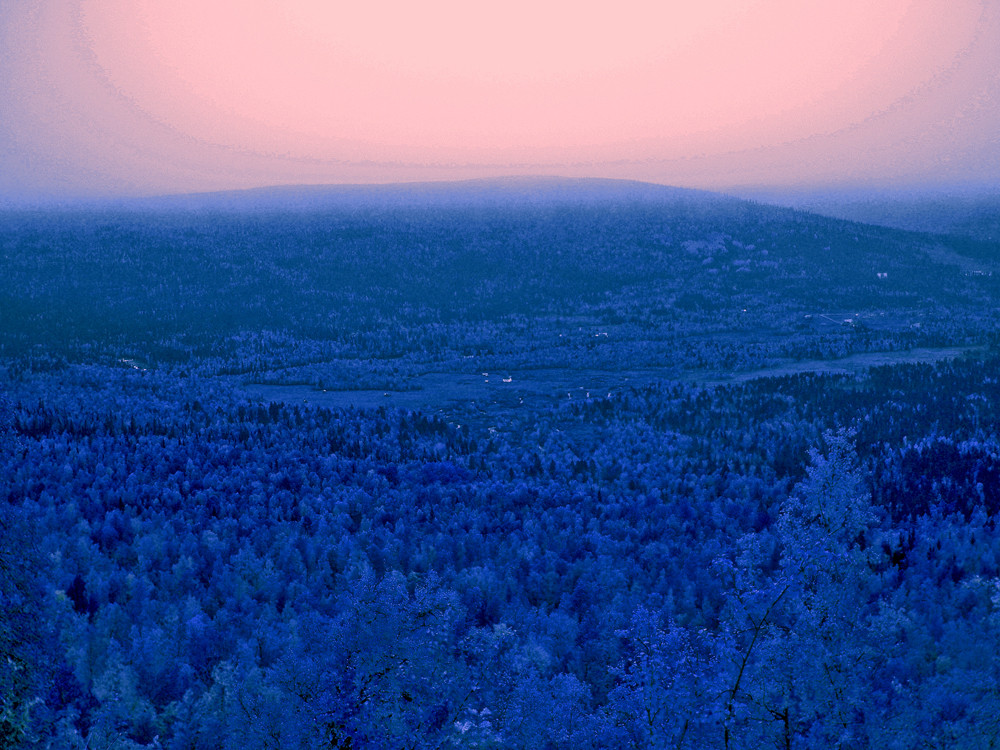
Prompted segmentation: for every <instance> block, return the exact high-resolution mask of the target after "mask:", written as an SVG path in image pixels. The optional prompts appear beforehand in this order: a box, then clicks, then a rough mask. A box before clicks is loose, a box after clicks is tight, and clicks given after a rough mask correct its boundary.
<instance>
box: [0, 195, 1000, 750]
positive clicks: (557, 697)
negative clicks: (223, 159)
mask: <svg viewBox="0 0 1000 750" xmlns="http://www.w3.org/2000/svg"><path fill="white" fill-rule="evenodd" d="M584 188H586V189H584ZM626 188H627V189H626ZM548 189H549V190H550V192H548V193H544V192H543V193H537V194H535V193H532V194H530V195H529V194H524V193H516V194H506V193H503V192H502V191H501V192H500V193H487V194H485V195H482V194H475V195H471V196H470V195H466V194H464V193H461V192H459V193H456V194H451V193H447V192H443V193H441V194H436V195H431V196H429V197H426V196H425V197H424V198H420V199H419V200H418V199H417V198H415V197H414V196H413V195H410V194H406V193H404V194H401V195H394V194H392V193H386V194H385V195H386V196H388V197H387V198H385V199H384V200H382V202H381V203H378V202H377V201H373V200H372V196H371V195H367V194H366V195H364V196H361V198H358V197H356V196H353V197H352V196H351V195H346V197H345V195H344V194H334V195H326V194H309V195H306V196H305V197H303V196H301V195H296V194H293V195H291V197H289V195H288V194H281V193H279V194H277V197H275V196H270V199H271V200H270V202H268V201H267V200H264V199H265V198H268V197H269V196H268V195H267V194H264V195H263V197H261V195H257V196H254V198H255V201H256V202H254V201H249V202H246V203H240V201H239V200H238V199H233V198H231V197H230V198H227V199H226V201H228V202H226V201H222V202H219V203H212V201H211V199H210V198H206V199H205V202H204V204H197V205H189V204H184V203H181V204H178V205H161V204H144V205H130V206H100V207H91V208H88V209H82V208H78V209H72V210H69V209H67V210H62V211H54V210H52V211H19V212H13V211H12V212H8V213H6V214H3V215H2V216H0V254H2V263H3V268H4V273H3V274H2V275H0V276H2V278H0V385H2V392H0V397H2V405H0V430H2V432H0V498H2V501H3V503H4V507H3V513H2V516H0V520H2V526H0V534H2V538H0V587H2V591H0V593H2V601H3V608H2V613H0V618H2V619H0V657H2V658H0V747H17V748H20V747H25V748H42V747H52V748H109V749H110V748H121V749H122V750H124V749H135V748H171V749H173V748H177V749H180V748H241V750H251V749H252V750H256V749H257V748H320V747H324V748H339V749H341V750H346V749H347V748H352V749H353V750H360V749H361V748H413V749H414V750H415V749H417V748H449V747H461V748H466V747H467V748H553V749H554V748H589V747H593V748H724V749H726V750H730V749H732V750H736V749H737V748H767V747H777V748H833V747H842V748H918V747H928V748H930V747H942V748H943V747H948V748H989V747H998V746H1000V688H998V686H1000V656H998V654H1000V570H998V563H1000V530H998V528H997V523H996V519H997V514H998V511H1000V437H998V425H1000V347H998V337H997V329H996V321H997V320H998V319H1000V317H998V315H1000V310H998V307H1000V254H998V246H997V243H996V242H995V241H994V240H992V239H991V238H990V236H988V235H987V234H986V233H976V232H975V231H968V232H963V233H956V232H951V233H945V232H943V231H942V232H938V233H929V232H927V231H921V232H917V231H909V230H906V229H900V228H885V227H878V226H875V225H871V224H860V223H855V222H849V221H842V220H834V219H828V218H823V217H820V216H816V215H812V214H807V213H801V212H795V211H791V210H786V209H780V208H775V207H771V206H764V205H758V204H753V203H745V202H741V201H736V200H733V199H729V198H723V197H721V196H714V195H710V194H702V193H694V192H686V191H674V190H666V189H664V190H662V191H660V190H653V189H651V188H647V189H644V190H638V189H637V188H635V187H634V186H625V187H622V186H621V185H616V184H598V185H594V184H590V185H582V186H581V185H569V186H563V189H562V190H561V191H552V186H551V185H550V186H548ZM383 197H384V196H383ZM418 197H419V196H418ZM292 198H294V199H295V200H292ZM362 198H363V200H362ZM922 229H923V230H926V228H922Z"/></svg>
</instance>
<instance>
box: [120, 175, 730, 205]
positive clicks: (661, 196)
mask: <svg viewBox="0 0 1000 750" xmlns="http://www.w3.org/2000/svg"><path fill="white" fill-rule="evenodd" d="M706 200H707V201H711V202H715V201H720V202H724V201H731V202H738V199H735V198H730V197H727V196H723V195H721V194H718V193H712V192H707V191H702V190H692V189H688V188H678V187H670V186H667V185H658V184H654V183H649V182H638V181H633V180H614V179H602V178H591V179H570V178H561V177H501V178H490V179H476V180H461V181H450V182H403V183H389V184H382V185H283V186H273V187H261V188H251V189H247V190H226V191H219V192H210V193H186V194H176V195H164V196H157V197H150V198H139V199H132V200H127V201H120V202H118V204H119V205H122V206H123V207H134V208H145V209H180V210H223V211H257V210H270V211H285V210H290V211H308V210H322V209H325V208H344V207H355V208H364V207H370V208H391V207H408V206H412V207H419V206H428V207H446V206H504V205H539V206H546V205H560V204H571V205H581V204H588V203H675V202H677V201H682V202H687V201H706Z"/></svg>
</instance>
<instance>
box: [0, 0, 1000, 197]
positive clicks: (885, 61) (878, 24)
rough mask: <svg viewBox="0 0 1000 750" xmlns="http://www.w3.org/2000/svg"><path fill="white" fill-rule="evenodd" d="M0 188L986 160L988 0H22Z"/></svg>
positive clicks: (895, 179) (742, 176) (922, 168)
mask: <svg viewBox="0 0 1000 750" xmlns="http://www.w3.org/2000/svg"><path fill="white" fill-rule="evenodd" d="M5 6H14V7H6V8H5V9H3V10H0V23H2V25H0V148H2V151H0V196H3V195H6V196H8V197H10V196H18V195H24V196H27V195H45V194H50V195H109V194H110V195H132V194H153V193H163V192H186V191H192V190H217V189H228V188H242V187H254V186H260V185H270V184H288V183H345V182H348V183H351V182H388V181H400V180H437V179H463V178H469V177H486V176H493V175H507V174H556V175H566V176H597V177H626V178H633V179H641V180H649V181H652V182H660V183H667V184H675V185H683V186H690V187H705V188H716V189H732V188H736V187H740V186H754V185H790V184H803V185H818V184H831V183H854V184H879V185H884V184H910V183H914V182H925V183H926V182H948V183H961V182H990V183H993V184H997V182H1000V179H998V177H1000V168H998V166H997V165H1000V3H996V2H993V1H992V0H978V1H977V0H809V1H808V2H807V1H805V0H699V2H690V0H687V1H685V2H677V1H675V0H659V2H646V1H645V0H618V2H616V3H614V4H611V3H600V4H598V3H596V2H589V0H575V1H574V2H570V1H569V0H554V1H551V2H545V0H534V1H533V2H532V1H529V0H507V1H506V2H504V3H491V4H487V3H480V2H475V1H470V0H463V1H460V0H424V1H423V2H419V3H415V2H397V1H396V0H367V1H366V2H356V1H355V2H343V3H341V2H335V1H331V0H170V2H163V1H162V0H39V1H37V2H29V1H28V0H23V1H19V2H16V3H6V4H5Z"/></svg>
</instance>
